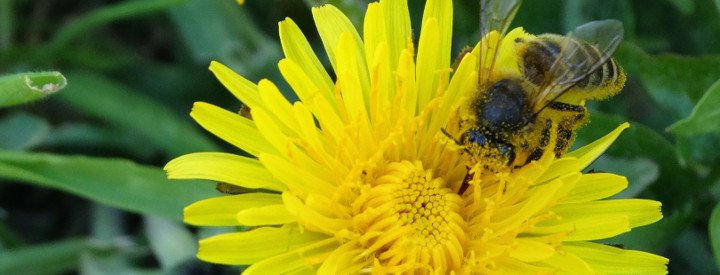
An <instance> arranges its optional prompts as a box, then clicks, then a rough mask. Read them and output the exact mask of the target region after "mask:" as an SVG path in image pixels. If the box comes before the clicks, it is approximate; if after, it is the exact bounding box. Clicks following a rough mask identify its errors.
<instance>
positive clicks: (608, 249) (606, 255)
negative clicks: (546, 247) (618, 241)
mask: <svg viewBox="0 0 720 275" xmlns="http://www.w3.org/2000/svg"><path fill="white" fill-rule="evenodd" d="M563 250H565V251H567V252H569V253H573V254H575V255H577V256H578V257H580V258H582V259H583V260H585V262H587V263H588V264H589V265H590V266H591V267H592V269H593V270H594V271H596V272H600V273H603V274H638V275H639V274H667V264H668V259H667V258H664V257H661V256H658V255H653V254H650V253H646V252H642V251H635V250H625V249H620V248H617V247H612V246H608V245H602V244H596V243H591V242H572V243H565V244H564V245H563Z"/></svg>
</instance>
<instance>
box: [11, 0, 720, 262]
mask: <svg viewBox="0 0 720 275" xmlns="http://www.w3.org/2000/svg"><path fill="white" fill-rule="evenodd" d="M327 2H330V3H332V4H334V5H336V6H338V7H339V8H340V9H341V10H343V11H345V12H346V13H347V14H348V15H349V16H350V17H351V19H352V20H353V22H355V23H356V26H361V24H360V22H361V18H362V14H363V13H364V10H365V7H366V5H367V1H359V0H335V1H319V0H317V1H314V0H305V1H300V0H269V1H253V0H248V1H247V3H246V4H245V5H244V6H239V5H237V3H236V2H235V1H234V0H136V1H112V0H86V1H67V0H53V1H51V0H34V1H29V0H0V94H3V93H4V94H9V93H19V94H21V95H22V93H25V92H27V91H26V90H27V87H24V86H23V83H24V82H23V81H24V79H25V78H24V77H25V76H26V74H20V73H29V72H40V71H59V72H61V73H62V74H63V75H64V76H65V77H66V78H67V83H68V84H67V86H66V87H65V88H64V89H62V90H60V91H59V92H58V93H57V94H54V95H51V96H49V97H47V98H46V99H43V100H40V101H34V102H30V103H26V104H22V105H20V104H19V103H21V102H22V101H23V100H28V101H29V100H32V99H34V98H33V97H35V96H31V95H28V96H27V98H26V99H20V100H19V101H16V102H10V101H9V100H6V101H5V102H0V274H16V273H19V272H22V273H23V274H74V273H81V274H236V273H237V272H238V270H239V269H237V268H236V267H226V266H218V265H211V264H207V263H202V262H200V261H198V260H196V259H195V258H194V254H195V251H196V249H197V245H196V241H197V238H199V237H203V236H209V235H212V234H217V233H219V232H223V231H228V230H233V228H218V229H208V228H192V227H187V226H184V225H183V224H182V223H181V219H182V218H181V215H182V208H183V207H184V206H185V205H187V204H189V203H191V202H193V201H196V200H199V199H202V198H206V197H211V196H216V195H218V194H219V193H217V191H215V190H214V183H212V182H200V181H174V182H170V181H168V180H166V179H165V176H164V173H163V172H162V170H161V167H162V166H163V165H164V164H165V163H166V162H167V161H168V160H170V159H172V158H174V157H177V156H179V155H181V154H184V153H190V152H197V151H216V150H223V151H231V152H237V149H235V148H232V147H230V146H228V145H227V144H225V143H223V142H222V141H220V140H218V139H216V138H214V137H212V136H211V135H210V134H207V133H205V132H203V131H202V130H201V129H200V128H199V127H198V126H196V125H195V124H194V123H193V122H192V121H191V119H190V117H189V116H188V113H189V111H190V108H191V106H192V103H193V102H194V101H207V102H211V103H213V104H217V105H219V106H222V107H224V108H228V109H231V110H236V109H238V108H239V107H240V103H239V102H237V101H236V100H235V99H234V98H232V97H231V95H230V93H228V92H227V91H225V89H224V88H223V87H222V86H221V85H220V84H219V83H218V82H217V81H216V80H215V79H214V77H213V76H212V75H211V73H210V72H209V71H208V70H207V67H208V65H209V62H210V60H218V61H220V62H222V63H224V64H226V65H228V66H230V67H231V68H233V69H234V70H236V71H237V72H239V73H240V74H242V75H244V76H246V77H247V78H248V79H250V80H252V81H258V80H259V79H261V78H269V79H271V80H273V81H275V82H276V83H278V85H280V86H281V88H283V89H284V91H285V92H287V94H286V96H287V97H288V98H291V99H292V98H295V97H294V95H292V94H291V91H290V90H289V89H288V88H287V85H286V84H284V82H283V80H282V78H281V77H280V75H279V73H278V71H277V69H276V63H277V61H278V60H279V59H280V58H281V56H282V55H281V53H280V47H279V41H278V38H277V22H278V21H280V20H282V19H283V18H285V17H292V18H293V19H294V20H295V21H296V22H297V23H298V25H299V26H300V27H301V29H302V30H303V31H304V32H305V34H306V35H307V36H308V39H309V40H310V41H311V43H312V45H313V47H314V48H315V49H316V51H317V52H318V53H319V54H320V55H322V52H321V51H319V49H321V47H322V46H321V42H320V41H319V39H318V37H317V33H316V31H315V30H314V27H313V25H314V24H313V22H312V17H311V13H310V7H311V6H317V5H321V4H324V3H327ZM409 2H410V9H411V14H412V16H413V17H412V18H413V20H414V22H413V29H414V30H415V31H414V32H415V34H416V35H417V34H418V33H419V32H418V30H419V26H418V22H419V19H420V16H421V14H422V7H423V5H424V1H416V0H409ZM600 3H601V4H600ZM454 5H455V22H454V23H455V27H454V28H455V30H454V34H453V37H454V39H455V41H454V44H453V47H454V50H453V53H454V54H457V53H458V52H459V51H460V49H461V48H462V47H464V46H466V45H471V44H474V43H476V41H477V39H478V36H479V34H478V32H477V25H478V1H477V0H472V1H460V0H456V1H455V3H454ZM719 11H720V1H718V0H715V1H714V2H713V1H712V0H697V1H693V0H635V1H626V0H610V1H602V2H600V1H590V0H582V1H577V0H565V1H561V0H551V1H530V0H528V1H525V3H524V4H523V6H522V7H521V8H520V10H519V12H518V15H517V17H516V19H515V21H514V24H513V25H516V26H523V27H524V28H525V29H526V30H528V31H529V32H531V33H543V32H554V33H565V32H567V31H569V30H572V29H573V28H574V27H575V26H578V25H581V24H583V23H585V22H587V21H591V20H597V19H606V18H616V19H619V20H621V21H622V22H623V23H624V25H625V42H624V43H623V44H622V45H621V47H620V49H619V50H618V51H617V53H616V57H617V59H618V60H619V61H620V63H621V64H622V65H623V66H624V67H625V69H626V71H627V73H628V78H629V80H628V83H627V85H626V87H625V89H624V91H623V92H622V93H621V94H620V95H619V96H616V97H614V98H612V99H611V100H607V101H603V102H592V103H591V104H590V106H591V108H592V109H593V111H591V123H590V124H589V125H588V126H586V127H585V128H583V129H582V130H581V131H580V133H579V137H578V140H577V142H576V146H578V145H582V144H586V143H587V142H589V141H592V140H594V139H595V138H597V137H600V136H601V135H603V134H604V133H607V132H608V131H610V130H611V129H612V128H614V127H615V126H617V125H618V124H619V123H621V122H623V121H631V122H632V128H631V129H630V130H628V131H626V132H625V133H624V134H623V135H622V136H621V138H620V139H619V140H618V142H617V143H616V144H615V145H613V146H612V147H611V148H610V150H609V151H608V152H607V154H606V155H605V156H603V157H601V158H600V159H599V160H598V161H596V162H595V163H594V164H593V165H592V166H591V168H593V169H596V170H604V171H610V172H614V173H618V174H622V175H625V176H627V177H628V178H629V180H630V187H629V188H628V189H627V190H626V191H624V192H623V193H621V194H619V195H618V196H617V197H624V198H627V197H640V198H651V199H656V200H659V201H661V202H662V203H663V213H664V215H665V218H664V219H663V220H662V221H660V222H658V223H656V224H653V225H650V226H646V227H643V228H639V229H636V230H633V231H632V232H630V233H628V234H625V235H622V236H620V237H617V238H613V239H612V240H604V241H602V242H604V243H612V244H623V245H624V246H625V247H626V248H630V249H641V250H645V251H651V252H653V253H658V254H661V255H664V256H666V257H668V258H670V266H669V269H670V273H676V274H717V273H718V263H719V262H720V256H719V254H718V253H720V210H718V208H717V207H716V205H717V202H718V199H719V198H720V162H719V160H720V111H718V110H720V82H716V81H718V80H719V79H720V55H718V54H719V53H720V12H719ZM321 59H324V60H325V61H326V57H324V56H322V57H321ZM326 64H327V62H326ZM3 76H4V77H3ZM29 77H30V79H31V80H33V81H34V83H40V84H44V83H50V84H52V83H55V84H58V85H61V84H62V83H61V82H62V79H61V77H59V76H57V75H53V74H32V75H29ZM46 88H48V89H50V90H52V88H53V86H46ZM31 92H32V91H31ZM0 98H2V97H0ZM15 103H17V104H15ZM11 105H12V106H11ZM713 209H714V210H713ZM713 251H714V252H715V253H713Z"/></svg>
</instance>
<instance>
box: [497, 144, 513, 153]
mask: <svg viewBox="0 0 720 275" xmlns="http://www.w3.org/2000/svg"><path fill="white" fill-rule="evenodd" d="M497 149H498V151H500V153H501V154H503V155H507V154H508V153H511V152H512V147H510V146H509V145H507V144H505V143H498V145H497Z"/></svg>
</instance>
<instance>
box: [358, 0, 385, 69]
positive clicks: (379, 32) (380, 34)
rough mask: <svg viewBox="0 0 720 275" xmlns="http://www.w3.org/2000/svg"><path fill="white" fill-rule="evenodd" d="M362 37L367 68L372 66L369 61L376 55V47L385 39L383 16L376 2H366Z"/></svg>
mask: <svg viewBox="0 0 720 275" xmlns="http://www.w3.org/2000/svg"><path fill="white" fill-rule="evenodd" d="M363 39H364V40H365V56H366V57H367V61H368V68H372V63H371V61H373V57H374V56H375V55H376V53H375V51H376V49H377V47H378V46H379V45H380V44H386V42H385V41H386V39H387V36H386V35H385V16H384V15H383V10H382V7H381V6H380V3H378V2H373V3H370V4H368V7H367V11H365V21H364V22H363Z"/></svg>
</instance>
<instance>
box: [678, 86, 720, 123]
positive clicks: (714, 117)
mask: <svg viewBox="0 0 720 275" xmlns="http://www.w3.org/2000/svg"><path fill="white" fill-rule="evenodd" d="M719 121H720V80H718V81H716V82H715V84H713V85H712V86H711V87H710V88H709V89H708V90H707V92H705V95H703V97H702V98H701V99H700V101H698V103H697V105H695V108H693V110H692V113H690V116H689V117H687V118H685V119H683V120H680V121H678V122H676V123H675V124H673V125H671V126H670V128H669V130H670V131H672V132H673V133H675V134H677V135H686V136H687V135H699V134H704V133H718V132H720V123H718V122H719Z"/></svg>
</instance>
